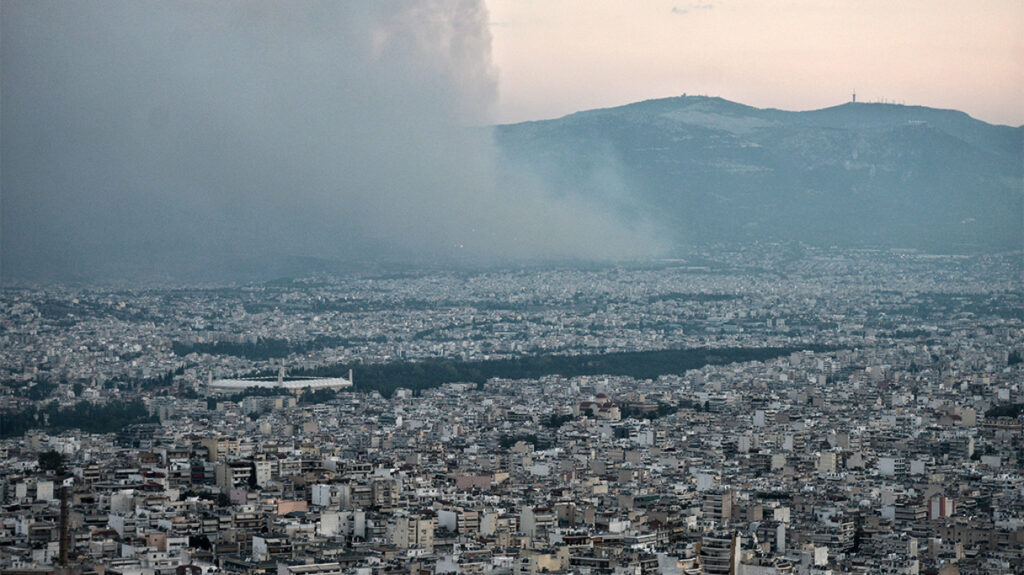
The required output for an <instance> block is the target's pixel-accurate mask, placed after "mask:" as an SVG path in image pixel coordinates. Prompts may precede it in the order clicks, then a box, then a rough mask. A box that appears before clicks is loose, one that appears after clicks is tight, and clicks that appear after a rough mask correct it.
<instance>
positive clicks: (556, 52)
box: [487, 0, 1024, 126]
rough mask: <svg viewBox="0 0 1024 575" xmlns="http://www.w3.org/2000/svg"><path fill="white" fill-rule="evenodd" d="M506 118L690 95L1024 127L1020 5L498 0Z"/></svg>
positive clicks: (1023, 14) (494, 30)
mask: <svg viewBox="0 0 1024 575" xmlns="http://www.w3.org/2000/svg"><path fill="white" fill-rule="evenodd" d="M487 5H488V8H489V10H490V18H491V34H492V36H493V55H494V63H495V66H496V68H497V71H498V77H499V85H500V89H499V93H500V96H499V102H498V105H497V108H496V110H495V119H496V120H497V121H498V122H516V121H523V120H534V119H542V118H550V117H556V116H561V115H564V114H568V113H571V112H575V111H578V110H583V109H589V108H598V107H608V106H615V105H619V104H625V103H629V102H633V101H637V100H645V99H649V98H660V97H667V96H675V95H680V94H683V93H688V94H705V95H711V96H721V97H723V98H726V99H729V100H735V101H738V102H742V103H744V104H749V105H752V106H757V107H773V108H782V109H787V110H807V109H815V108H823V107H828V106H832V105H836V104H841V103H843V102H846V101H848V100H849V99H850V95H851V92H852V91H853V90H856V91H857V99H858V101H864V102H872V101H879V100H883V99H884V100H886V101H891V102H898V103H906V104H908V105H911V104H912V105H921V106H930V107H936V108H955V109H958V110H963V111H965V112H967V113H968V114H970V115H972V116H974V117H976V118H978V119H981V120H985V121H987V122H991V123H996V124H1009V125H1013V126H1018V125H1021V124H1024V38H1022V36H1024V1H1021V0H972V1H950V0H908V1H899V0H856V1H852V0H847V1H837V0H836V1H834V0H778V1H766V0H763V1H754V0H693V1H687V0H676V1H672V0H634V1H623V0H487Z"/></svg>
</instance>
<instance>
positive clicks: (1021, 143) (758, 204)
mask: <svg viewBox="0 0 1024 575" xmlns="http://www.w3.org/2000/svg"><path fill="white" fill-rule="evenodd" d="M495 138H496V140H497V142H498V145H499V147H500V149H501V150H502V153H503V162H504V163H503V166H504V167H505V168H506V169H509V170H518V169H529V170H532V171H534V172H537V173H539V174H540V175H541V176H543V177H544V178H545V179H546V180H547V181H548V182H549V183H550V184H551V185H552V186H553V188H554V189H556V190H559V193H565V194H580V195H583V196H586V197H587V198H589V199H590V200H592V201H595V202H599V203H601V204H604V205H606V206H610V207H611V208H612V209H613V210H615V211H616V212H618V213H619V214H622V215H624V216H625V217H627V218H633V219H637V220H641V219H642V220H644V221H648V222H653V223H654V224H655V225H656V226H658V227H659V228H660V229H661V230H662V231H663V233H664V234H666V235H667V236H669V237H670V238H671V239H672V240H673V241H675V242H677V243H679V244H692V243H695V242H696V243H701V242H705V241H714V242H719V241H726V242H744V241H755V240H760V241H765V240H769V241H774V240H783V241H785V240H797V241H803V242H806V243H809V244H814V245H825V246H827V245H841V246H847V247H858V246H863V247H900V248H918V249H924V250H930V251H977V250H983V251H992V250H1012V249H1020V248H1021V247H1022V246H1024V186H1022V182H1024V127H1017V128H1012V127H1007V126H994V125H990V124H987V123H985V122H982V121H979V120H975V119H973V118H971V117H970V116H968V115H967V114H964V113H962V112H957V111H953V110H939V109H933V108H925V107H920V106H901V105H891V104H865V103H848V104H843V105H841V106H836V107H832V108H826V109H823V110H814V111H809V112H788V111H782V110H775V109H759V108H753V107H750V106H745V105H742V104H738V103H735V102H730V101H727V100H723V99H721V98H711V97H692V96H683V97H678V98H666V99H659V100H649V101H644V102H638V103H635V104H629V105H626V106H621V107H617V108H609V109H601V110H591V111H586V112H579V113H576V114H572V115H569V116H565V117H563V118H559V119H554V120H546V121H539V122H526V123H521V124H512V125H503V126H498V127H497V128H496V136H495Z"/></svg>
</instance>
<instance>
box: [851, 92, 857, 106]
mask: <svg viewBox="0 0 1024 575" xmlns="http://www.w3.org/2000/svg"><path fill="white" fill-rule="evenodd" d="M850 102H852V103H854V104H856V103H857V90H854V91H853V99H852V100H850Z"/></svg>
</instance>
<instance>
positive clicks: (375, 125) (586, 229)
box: [0, 0, 647, 278]
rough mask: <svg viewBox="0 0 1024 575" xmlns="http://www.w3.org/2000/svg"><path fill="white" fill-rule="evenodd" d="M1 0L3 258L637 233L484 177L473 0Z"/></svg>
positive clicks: (489, 98)
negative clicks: (165, 0)
mask: <svg viewBox="0 0 1024 575" xmlns="http://www.w3.org/2000/svg"><path fill="white" fill-rule="evenodd" d="M2 6H3V14H2V16H3V19H2V25H3V29H2V37H0V38H2V43H3V45H2V54H3V60H2V80H3V82H2V85H3V94H2V96H3V97H2V101H0V102H2V104H0V106H2V126H3V130H2V150H0V151H2V154H3V166H2V168H3V170H2V173H0V174H2V184H3V187H2V189H3V198H2V199H3V231H4V236H3V252H4V262H3V265H4V267H5V271H6V272H7V275H10V274H12V273H13V274H14V275H20V276H25V277H33V276H36V277H65V278H67V277H85V278H90V277H94V276H96V275H98V274H103V273H112V272H113V273H120V272H121V271H124V272H125V273H142V274H145V273H152V272H155V271H157V270H159V269H174V268H176V267H177V268H180V267H184V268H187V267H188V266H189V265H193V264H194V265H200V266H201V263H202V262H205V261H222V259H223V258H224V257H227V258H232V257H237V258H239V259H242V260H245V261H249V262H252V261H257V262H258V261H261V260H264V259H265V260H268V261H269V260H273V259H274V258H280V257H293V256H312V257H320V258H340V259H345V258H353V257H357V256H371V257H386V258H391V259H398V260H401V259H417V258H421V257H424V256H427V257H437V258H442V259H443V258H449V257H461V254H464V253H468V254H472V255H473V256H474V257H477V258H480V259H488V258H523V257H526V258H529V257H546V256H556V257H562V256H584V257H618V256H621V255H624V254H625V255H629V254H636V253H643V251H644V250H645V246H646V245H647V244H646V241H645V240H644V239H643V238H638V237H637V235H636V234H635V233H634V232H633V231H631V230H629V229H627V228H626V227H625V226H622V225H621V224H620V223H619V222H618V221H617V220H616V219H615V218H614V217H612V216H609V215H607V214H605V213H603V212H601V211H600V210H598V209H596V208H594V207H592V206H590V205H587V204H584V203H580V202H578V201H575V200H569V199H566V197H565V196H564V195H562V196H561V199H558V200H556V199H553V197H552V195H551V194H549V193H548V192H547V191H545V190H544V186H543V183H542V182H539V181H537V180H536V179H532V178H530V177H528V176H524V177H520V178H516V180H515V181H508V180H505V181H501V182H499V181H497V180H496V178H495V170H494V166H493V163H494V161H495V152H494V149H493V145H492V142H491V139H490V134H489V132H488V131H487V130H485V129H479V128H477V129H472V128H471V127H472V126H480V125H484V124H486V122H487V120H488V116H487V114H488V112H489V111H490V110H491V109H492V107H493V105H494V103H495V101H496V98H497V86H498V83H497V74H496V72H495V70H494V69H493V66H492V63H491V55H490V32H489V29H488V21H487V12H486V9H485V7H484V5H483V3H482V2H480V1H476V0H433V1H429V0H428V1H375V2H298V3H296V2H289V3H281V2H251V1H245V2H217V3H214V2H197V3H184V2H174V3H170V2H168V3H148V2H147V3H143V2H134V1H122V2H118V1H115V2H67V1H60V2H53V3H49V2H20V1H12V2H4V3H3V4H2ZM211 258H212V259H211ZM218 258H221V259H218ZM196 262H199V263H196Z"/></svg>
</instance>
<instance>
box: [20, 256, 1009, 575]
mask: <svg viewBox="0 0 1024 575" xmlns="http://www.w3.org/2000/svg"><path fill="white" fill-rule="evenodd" d="M1021 280H1022V277H1021V268H1020V254H1019V253H1014V254H1006V255H998V256H993V255H986V256H981V255H964V256H932V255H925V254H922V253H918V252H914V251H895V250H894V251H874V250H840V249H831V250H825V249H818V248H810V247H806V246H799V245H763V246H760V247H753V248H749V247H748V248H744V249H742V250H731V251H729V250H715V251H713V252H712V251H709V252H708V253H704V254H694V255H692V256H689V257H687V258H685V259H679V260H671V261H657V262H647V263H643V264H635V265H629V266H627V265H618V266H606V265H594V266H590V267H587V266H578V265H577V266H564V267H560V266H546V267H521V268H516V269H499V268H495V269H488V270H464V271H458V272H456V271H451V270H446V271H439V270H430V269H412V268H397V267H396V268H393V269H392V268H387V269H384V268H381V269H377V270H372V271H368V270H364V271H361V272H359V273H354V274H352V275H351V276H326V275H324V276H316V277H309V278H288V279H281V280H278V281H270V282H261V283H252V284H236V285H230V286H205V287H149V288H139V287H132V288H125V287H116V286H115V287H110V288H106V289H101V288H97V287H94V286H93V287H75V286H69V285H67V286H63V287H55V286H47V287H45V288H33V287H30V286H21V287H7V288H4V292H3V297H2V298H0V325H2V328H3V329H2V330H0V478H2V480H0V501H2V503H3V507H2V510H0V573H3V574H16V573H17V574H22V573H31V574H43V573H112V574H131V575H158V574H171V573H175V574H184V573H193V574H205V573H211V572H214V573H222V572H229V573H230V572H237V573H278V574H281V575H287V574H289V573H294V574H306V573H317V574H335V573H337V574H342V573H345V574H357V575H392V574H400V573H401V574H408V573H411V574H413V575H428V574H429V575H441V574H451V573H465V574H489V575H536V574H538V573H560V574H570V573H572V574H576V575H653V574H655V573H658V574H665V575H684V574H696V573H732V574H758V575H762V574H764V575H767V574H775V573H779V574H782V573H799V574H815V575H824V574H830V573H831V574H839V573H885V574H918V573H922V574H923V573H936V574H942V575H952V574H957V573H959V574H972V573H976V574H987V573H1022V572H1024V481H1022V468H1024V434H1022V423H1024V362H1022V356H1024V301H1022V297H1024V292H1022V291H1021V289H1020V286H1021ZM301 377H306V378H321V379H309V380H308V381H329V382H331V383H330V384H329V385H325V386H322V387H316V386H315V385H314V386H311V387H304V386H303V385H301V383H302V382H303V381H306V380H304V379H301ZM257 378H262V379H257ZM322 378H333V379H330V380H326V379H322ZM224 381H230V382H235V383H234V384H233V385H235V387H225V386H224V385H223V384H218V382H224ZM247 381H263V382H269V383H266V384H264V385H260V386H255V385H254V386H252V387H248V386H247V384H246V383H245V382H247ZM286 381H287V382H298V383H295V384H293V385H287V386H286V385H284V382H286ZM238 382H242V383H238ZM275 383H276V385H275Z"/></svg>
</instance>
